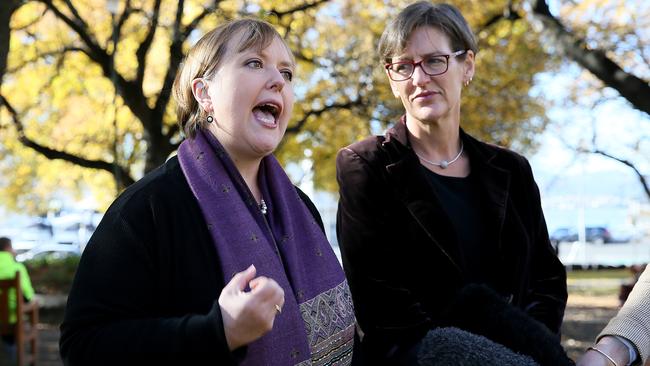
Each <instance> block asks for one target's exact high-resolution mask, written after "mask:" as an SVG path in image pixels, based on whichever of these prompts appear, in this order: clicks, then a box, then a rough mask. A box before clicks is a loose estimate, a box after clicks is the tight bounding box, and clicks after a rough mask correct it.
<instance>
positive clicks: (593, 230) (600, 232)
mask: <svg viewBox="0 0 650 366" xmlns="http://www.w3.org/2000/svg"><path fill="white" fill-rule="evenodd" d="M585 240H586V241H588V242H591V243H596V244H604V243H613V242H614V239H613V238H612V234H611V233H610V232H609V230H607V228H604V227H602V226H597V227H588V228H585Z"/></svg>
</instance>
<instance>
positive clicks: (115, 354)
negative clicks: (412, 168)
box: [60, 19, 355, 366]
mask: <svg viewBox="0 0 650 366" xmlns="http://www.w3.org/2000/svg"><path fill="white" fill-rule="evenodd" d="M294 69H295V59H294V57H293V54H292V52H291V50H290V49H289V47H288V46H287V44H286V43H285V41H284V40H283V38H282V37H281V36H280V34H279V33H278V32H277V31H276V30H275V29H274V28H273V26H272V25H270V24H268V23H266V22H263V21H261V20H256V19H239V20H234V21H231V22H228V23H225V24H222V25H220V26H219V27H217V28H216V29H213V30H212V31H210V32H208V33H207V34H205V35H204V36H203V37H202V38H201V39H200V40H199V41H198V42H197V43H196V44H195V45H194V46H193V47H192V48H191V49H190V51H189V54H188V56H187V57H186V59H185V60H184V62H183V65H182V67H181V69H180V72H179V74H178V75H177V77H176V81H175V82H174V97H175V98H176V101H177V104H178V106H177V115H178V122H179V123H180V127H181V128H182V130H183V132H184V134H185V137H186V138H185V140H184V141H183V142H182V143H181V144H180V147H179V149H178V155H177V156H175V157H172V158H170V159H169V160H168V161H167V162H166V163H165V164H164V165H163V166H161V167H160V168H158V169H156V170H155V171H153V172H151V173H150V174H148V175H147V176H146V177H144V178H143V179H141V180H140V181H138V182H137V183H135V184H134V185H132V186H131V187H129V188H127V190H126V191H125V192H124V193H123V194H122V195H120V197H118V198H117V200H116V201H115V202H114V203H113V205H112V206H111V207H110V208H109V209H108V212H106V215H104V218H103V219H102V222H101V223H100V224H99V226H98V228H97V230H96V231H95V233H94V235H93V237H92V238H91V239H90V242H89V243H88V246H87V247H86V249H85V251H84V253H83V256H82V258H81V262H80V263H79V267H78V269H77V273H76V275H75V279H74V283H73V285H72V289H71V291H70V296H69V297H68V304H67V307H66V312H65V319H64V321H63V324H62V325H61V343H60V344H61V355H62V358H63V360H64V362H65V364H66V365H251V366H255V365H259V366H262V365H264V366H267V365H278V366H285V365H312V364H316V365H349V364H351V361H352V347H353V342H354V341H353V340H354V334H355V319H354V311H353V309H352V299H351V296H350V292H349V289H348V286H347V282H346V280H345V275H344V273H343V270H342V268H341V266H340V264H339V262H338V260H337V259H336V256H335V255H334V252H333V251H332V248H331V246H330V245H329V243H328V242H327V238H326V237H325V234H324V232H323V230H322V222H321V220H320V216H319V215H318V212H317V211H316V208H315V207H314V205H313V204H312V203H311V201H310V200H309V198H307V196H306V195H305V194H304V193H302V192H301V191H300V190H298V189H297V188H296V187H294V186H293V184H291V181H290V180H289V178H288V177H287V175H286V173H285V172H284V170H283V169H282V167H281V166H280V164H279V163H278V161H277V160H276V159H275V158H274V157H273V151H274V150H275V148H276V147H277V146H278V144H279V143H280V141H281V140H282V138H283V136H284V132H285V130H286V128H287V123H288V122H289V118H290V116H291V111H292V109H293V102H294V93H293V86H292V81H293V74H294Z"/></svg>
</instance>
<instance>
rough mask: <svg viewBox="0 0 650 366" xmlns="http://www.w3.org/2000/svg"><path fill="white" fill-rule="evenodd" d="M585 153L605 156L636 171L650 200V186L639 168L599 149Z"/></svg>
mask: <svg viewBox="0 0 650 366" xmlns="http://www.w3.org/2000/svg"><path fill="white" fill-rule="evenodd" d="M584 152H589V153H592V154H598V155H601V156H604V157H606V158H609V159H612V160H616V161H618V162H619V163H621V164H623V165H626V166H628V167H629V168H631V169H632V170H634V174H636V176H637V178H639V182H640V183H641V186H643V190H644V191H645V194H646V196H647V197H648V198H650V186H648V181H647V180H646V179H645V176H644V175H643V174H642V173H641V172H640V171H639V169H637V167H636V166H635V165H634V164H633V163H632V162H630V161H629V160H625V159H621V158H618V157H616V156H613V155H611V154H609V153H607V152H605V151H602V150H599V149H594V150H587V151H584Z"/></svg>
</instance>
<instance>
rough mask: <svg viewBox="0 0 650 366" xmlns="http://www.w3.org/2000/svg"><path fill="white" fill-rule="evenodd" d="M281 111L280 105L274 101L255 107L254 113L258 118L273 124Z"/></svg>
mask: <svg viewBox="0 0 650 366" xmlns="http://www.w3.org/2000/svg"><path fill="white" fill-rule="evenodd" d="M280 112H281V108H280V106H279V105H277V104H274V103H261V104H258V105H256V106H255V108H253V114H254V115H255V117H256V118H257V119H258V120H260V121H262V122H264V123H266V124H272V125H275V124H276V121H277V120H278V117H279V116H280Z"/></svg>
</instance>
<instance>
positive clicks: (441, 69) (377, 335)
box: [337, 1, 569, 365]
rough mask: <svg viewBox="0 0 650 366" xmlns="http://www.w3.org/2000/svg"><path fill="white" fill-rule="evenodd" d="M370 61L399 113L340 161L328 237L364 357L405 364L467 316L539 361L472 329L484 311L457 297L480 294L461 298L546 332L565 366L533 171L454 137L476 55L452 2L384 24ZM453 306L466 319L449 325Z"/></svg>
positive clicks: (554, 277)
mask: <svg viewBox="0 0 650 366" xmlns="http://www.w3.org/2000/svg"><path fill="white" fill-rule="evenodd" d="M378 51H379V55H380V58H381V61H382V65H383V69H384V72H385V74H386V77H387V79H388V82H389V83H390V87H391V90H392V92H393V94H394V96H395V98H397V99H399V100H400V101H401V102H402V105H403V107H404V110H405V113H404V115H403V117H402V118H401V119H400V120H399V121H396V122H395V123H394V125H393V126H392V127H391V128H389V129H388V131H387V132H386V134H385V136H373V137H369V138H367V139H365V140H363V141H360V142H356V143H354V144H352V145H350V146H348V147H345V148H343V149H341V150H340V151H339V153H338V156H337V179H338V183H339V187H340V201H339V208H338V216H337V233H338V240H339V245H340V248H341V253H342V259H343V267H344V269H345V272H346V275H347V278H348V281H349V283H350V289H351V291H352V296H353V299H354V306H355V311H356V314H357V320H358V322H359V325H360V328H361V330H362V332H363V339H362V349H363V350H364V352H363V354H364V358H366V359H368V360H369V361H370V362H369V364H371V365H379V364H400V363H401V364H409V363H410V361H408V360H410V359H411V358H412V356H413V355H415V354H417V353H418V349H419V347H420V345H421V343H422V340H423V338H424V337H425V335H426V334H427V333H428V332H429V331H430V330H432V329H435V328H437V327H440V326H447V325H448V326H457V325H458V323H457V322H456V321H457V320H458V321H464V319H463V318H467V319H474V320H473V321H465V323H466V324H467V326H468V327H469V328H466V327H462V328H463V329H465V330H468V331H470V332H473V333H476V334H481V335H484V336H486V337H488V338H489V339H491V340H494V341H496V342H498V343H502V344H504V345H506V346H508V347H512V348H513V349H514V350H515V351H517V352H522V353H527V354H531V355H534V356H535V357H536V358H535V360H536V361H538V362H539V360H540V359H541V358H543V357H544V354H545V353H547V352H546V351H545V350H544V349H537V350H534V349H533V348H535V347H536V342H533V341H530V342H527V343H526V344H524V345H523V346H524V347H523V348H517V347H515V346H514V345H515V344H516V343H518V342H519V340H520V339H522V340H525V339H526V337H527V336H528V334H523V335H520V334H519V333H520V332H519V331H517V328H518V325H516V324H515V325H513V326H512V327H508V326H506V325H502V326H497V327H494V326H489V325H488V324H494V323H495V322H494V321H490V320H489V319H475V317H477V316H478V315H479V314H486V315H487V316H490V314H491V313H492V312H488V311H482V307H485V306H491V305H492V304H483V303H480V302H472V303H471V304H464V305H463V304H462V303H458V301H459V297H458V295H459V292H460V290H461V289H463V288H465V287H466V286H467V285H470V284H480V285H481V286H477V287H473V288H472V290H471V291H469V292H490V291H492V292H494V293H496V296H498V297H499V298H501V299H503V300H504V301H503V302H504V303H505V304H507V305H506V306H512V307H514V308H516V309H517V310H518V311H521V312H524V313H525V317H524V319H530V320H531V321H532V323H536V324H542V328H543V329H542V330H541V332H542V333H545V334H542V337H546V336H547V335H550V337H552V338H553V339H552V340H551V341H549V343H553V344H555V346H554V347H555V349H556V350H559V357H560V358H562V357H563V358H564V361H562V362H567V363H568V361H569V360H568V359H567V358H566V356H563V355H562V354H563V350H562V349H561V346H560V344H559V337H558V335H559V331H560V324H561V322H562V318H563V314H564V309H565V306H566V300H567V285H566V273H565V270H564V266H563V265H562V263H560V261H559V260H558V258H557V256H556V255H555V252H554V250H553V247H552V246H551V243H550V242H549V235H548V232H547V228H546V223H545V220H544V215H543V212H542V208H541V203H540V195H539V190H538V188H537V185H536V183H535V180H534V178H533V173H532V170H531V167H530V165H529V163H528V161H527V160H526V159H525V158H524V157H523V156H521V155H519V154H517V153H515V152H513V151H510V150H508V149H506V148H503V147H498V146H494V145H491V144H488V143H485V142H482V141H479V140H477V139H475V138H474V137H472V136H470V135H469V134H468V133H466V132H465V131H464V130H463V129H462V128H461V124H462V113H461V96H462V93H463V90H464V89H465V88H469V87H470V84H471V82H472V78H473V77H474V76H475V72H476V69H475V65H476V64H475V57H476V53H477V52H478V47H477V43H476V39H475V37H474V35H473V34H472V31H471V29H470V27H469V26H468V24H467V22H466V20H465V19H464V18H463V16H462V14H461V13H460V12H459V10H458V9H456V8H455V7H453V6H451V5H447V4H435V5H434V4H432V3H430V2H428V1H419V2H416V3H413V4H411V5H409V6H407V7H406V8H404V9H403V10H402V11H401V12H400V13H399V14H398V15H397V16H396V18H395V19H394V20H393V21H392V22H390V23H389V24H388V25H387V27H386V29H385V30H384V33H383V35H382V36H381V39H380V41H379V45H378ZM487 75H488V77H489V72H488V73H487ZM463 296H464V298H465V299H473V298H476V296H474V294H471V293H466V294H465V295H463ZM479 298H480V296H479ZM454 309H466V312H465V313H464V314H460V316H459V317H457V318H455V319H452V318H451V316H450V315H448V314H449V312H450V311H452V312H453V311H454ZM494 310H495V311H498V309H494ZM509 331H511V332H510V333H508V332H509ZM521 333H524V332H521ZM526 347H528V348H527V349H526ZM558 364H560V363H555V365H558Z"/></svg>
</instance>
